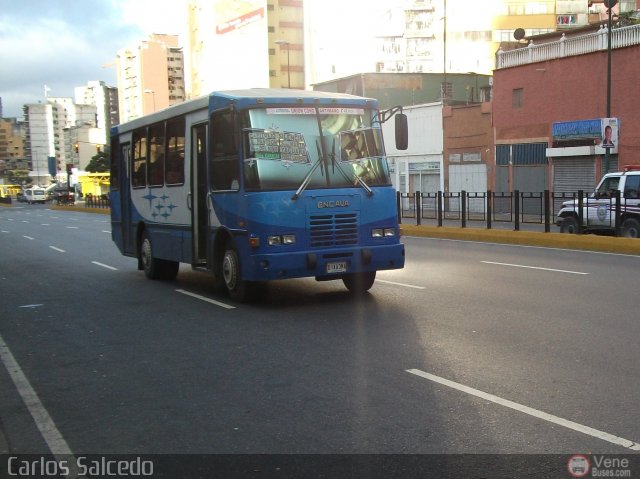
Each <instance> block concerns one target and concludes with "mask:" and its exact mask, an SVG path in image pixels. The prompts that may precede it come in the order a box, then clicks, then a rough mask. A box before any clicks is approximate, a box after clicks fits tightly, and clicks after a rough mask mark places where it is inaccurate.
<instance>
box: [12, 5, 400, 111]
mask: <svg viewBox="0 0 640 479" xmlns="http://www.w3.org/2000/svg"><path fill="white" fill-rule="evenodd" d="M211 1H214V0H211ZM388 1H389V0H306V1H305V8H306V7H307V6H308V7H311V9H310V12H311V14H310V18H312V19H313V22H314V25H313V29H314V32H315V34H316V35H318V36H320V37H323V38H326V40H325V41H324V43H323V44H324V45H326V47H327V48H325V49H324V50H325V54H328V55H330V57H331V58H332V60H336V61H338V60H340V58H338V57H339V56H341V54H343V56H344V57H345V58H342V63H343V65H346V67H343V69H344V68H351V69H355V70H357V71H361V70H360V68H361V65H362V64H363V63H364V59H363V58H361V57H362V55H363V50H364V49H363V48H362V44H363V43H368V42H369V41H370V40H369V38H370V37H371V36H372V34H373V33H372V32H373V31H375V28H373V27H372V22H371V20H372V11H373V7H374V6H376V7H378V8H381V6H382V5H384V4H386V3H387V2H388ZM187 4H188V0H0V97H1V98H2V106H3V111H2V114H3V116H4V117H9V118H11V117H16V118H22V117H23V110H22V106H23V105H25V104H31V103H38V102H44V98H45V93H44V91H45V85H46V86H47V87H48V89H49V91H48V95H49V96H50V97H68V98H69V97H70V98H74V96H75V90H74V89H75V87H77V86H84V85H86V84H87V82H89V81H104V82H105V83H106V85H107V86H114V87H117V81H116V69H115V64H114V61H115V57H116V53H117V51H118V50H120V49H122V48H126V47H129V46H134V45H137V44H138V43H139V42H140V41H142V40H144V39H146V38H147V37H148V36H149V35H150V34H152V33H164V34H174V35H179V36H180V44H181V45H182V46H184V33H185V30H186V28H187V25H186V17H187ZM338 11H339V12H340V14H339V15H336V12H338ZM363 14H364V15H363ZM364 16H367V17H369V18H368V19H365V18H363V17H364ZM354 18H356V19H358V21H357V22H354V21H353V19H354ZM336 32H339V35H336ZM354 51H358V52H359V53H358V55H355V56H354V54H353V52H354ZM327 52H328V53H327ZM358 60H359V61H360V64H358ZM109 65H111V66H109ZM341 73H343V71H341ZM344 73H346V74H352V73H354V72H352V71H345V72H344Z"/></svg>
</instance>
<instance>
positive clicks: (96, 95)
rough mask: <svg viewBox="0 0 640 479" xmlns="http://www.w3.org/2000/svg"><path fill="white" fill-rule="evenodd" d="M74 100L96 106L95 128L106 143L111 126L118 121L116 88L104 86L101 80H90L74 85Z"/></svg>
mask: <svg viewBox="0 0 640 479" xmlns="http://www.w3.org/2000/svg"><path fill="white" fill-rule="evenodd" d="M75 102H76V104H81V105H93V106H95V107H96V128H98V129H99V130H100V134H101V136H102V138H103V140H104V141H103V143H102V144H103V145H106V144H108V142H109V132H110V130H111V127H112V126H113V125H117V124H118V123H120V121H119V115H118V89H117V88H115V87H109V86H106V85H105V83H104V82H103V81H90V82H88V83H87V85H86V86H79V87H76V89H75Z"/></svg>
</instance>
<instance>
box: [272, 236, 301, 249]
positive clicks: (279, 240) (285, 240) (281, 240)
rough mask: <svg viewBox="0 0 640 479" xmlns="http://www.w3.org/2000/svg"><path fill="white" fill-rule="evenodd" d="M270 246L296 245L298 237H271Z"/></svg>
mask: <svg viewBox="0 0 640 479" xmlns="http://www.w3.org/2000/svg"><path fill="white" fill-rule="evenodd" d="M267 243H268V244H269V246H278V245H281V244H296V235H282V236H279V235H278V236H269V237H268V238H267Z"/></svg>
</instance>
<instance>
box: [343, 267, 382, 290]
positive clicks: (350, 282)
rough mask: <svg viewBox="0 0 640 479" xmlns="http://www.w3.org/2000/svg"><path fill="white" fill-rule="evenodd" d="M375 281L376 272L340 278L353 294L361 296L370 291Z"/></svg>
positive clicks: (353, 274) (352, 274)
mask: <svg viewBox="0 0 640 479" xmlns="http://www.w3.org/2000/svg"><path fill="white" fill-rule="evenodd" d="M375 280H376V272H375V271H368V272H366V273H351V274H347V275H344V276H343V277H342V282H343V283H344V285H345V286H346V287H347V289H348V290H349V291H351V292H352V293H354V294H363V293H366V292H367V291H369V290H370V289H371V287H372V286H373V283H374V282H375Z"/></svg>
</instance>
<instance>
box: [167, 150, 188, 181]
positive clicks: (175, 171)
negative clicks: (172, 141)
mask: <svg viewBox="0 0 640 479" xmlns="http://www.w3.org/2000/svg"><path fill="white" fill-rule="evenodd" d="M183 155H184V154H183V153H173V154H171V155H169V160H168V162H167V184H168V185H177V184H180V183H184V170H183V167H184V156H183Z"/></svg>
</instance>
